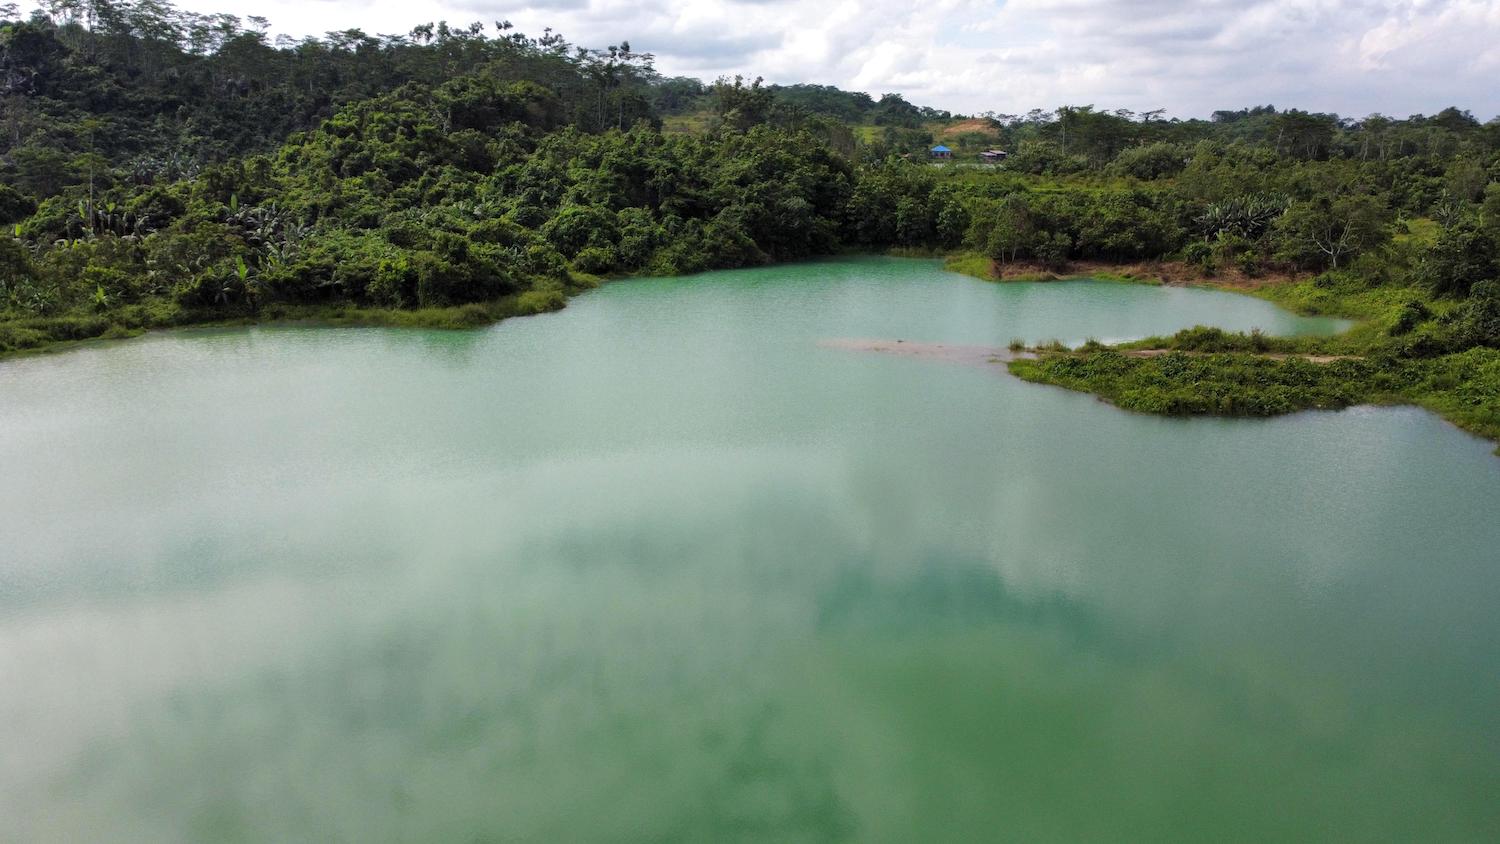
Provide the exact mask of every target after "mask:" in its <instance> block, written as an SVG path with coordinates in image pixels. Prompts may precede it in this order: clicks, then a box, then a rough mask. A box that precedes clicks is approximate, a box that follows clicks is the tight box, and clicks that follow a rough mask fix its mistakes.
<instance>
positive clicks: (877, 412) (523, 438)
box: [0, 259, 1500, 842]
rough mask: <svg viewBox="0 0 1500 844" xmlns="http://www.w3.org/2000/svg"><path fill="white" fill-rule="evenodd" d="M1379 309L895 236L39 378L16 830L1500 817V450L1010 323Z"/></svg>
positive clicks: (97, 361) (30, 455) (1414, 835)
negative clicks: (965, 256)
mask: <svg viewBox="0 0 1500 844" xmlns="http://www.w3.org/2000/svg"><path fill="white" fill-rule="evenodd" d="M1197 323H1204V324H1213V325H1219V326H1224V327H1226V328H1232V329H1248V328H1252V327H1261V328H1263V329H1265V330H1266V331H1268V332H1276V333H1290V332H1326V331H1331V330H1335V329H1336V328H1337V327H1338V326H1337V325H1336V324H1334V323H1331V322H1329V321H1326V320H1322V321H1320V320H1312V319H1304V318H1299V317H1296V316H1293V315H1290V314H1288V313H1285V312H1282V311H1278V310H1276V309H1274V308H1273V307H1272V306H1270V305H1269V304H1266V303H1264V302H1261V301H1258V300H1254V299H1249V298H1245V297H1238V296H1233V295H1230V294H1225V293H1218V292H1212V291H1205V290H1187V289H1164V288H1150V287H1142V286H1132V285H1123V284H1110V283H1096V282H1068V283H1050V284H1010V285H992V284H985V283H982V282H978V281H974V280H971V279H967V278H964V277H961V276H955V275H951V274H947V273H944V272H942V271H941V270H940V269H939V268H938V265H937V264H935V263H933V262H926V261H906V260H897V259H853V260H843V261H829V262H821V263H812V264H804V265H797V266H788V267H777V268H769V269H759V270H752V271H738V272H726V273H714V274H709V275H704V276H699V277H695V278H681V279H650V280H639V281H628V282H620V283H615V284H610V285H607V286H605V287H603V288H601V289H599V290H597V291H594V292H591V293H589V294H587V295H585V296H582V297H580V298H578V299H576V300H574V301H573V302H572V303H571V304H570V305H569V307H568V308H567V309H566V310H565V311H563V312H561V313H558V314H552V315H547V316H543V317H536V318H530V319H525V320H514V321H510V322H506V323H503V324H501V325H498V326H495V327H493V328H490V329H486V330H480V331H473V332H427V331H413V330H379V329H341V330H331V329H299V328H274V327H262V328H252V329H235V330H218V331H193V332H174V333H166V334H160V335H152V336H148V337H146V338H142V339H139V340H134V341H126V342H120V343H109V344H100V345H97V346H91V347H87V348H83V349H79V350H74V351H70V352H67V353H64V354H59V355H51V356H45V357H34V358H26V359H16V360H10V361H5V362H0V839H3V840H16V841H21V840H89V841H105V840H132V841H134V840H149V841H210V840H212V841H232V840H253V841H267V840H309V841H312V840H318V841H334V840H351V841H379V840H410V841H488V840H537V841H565V840H625V841H636V840H651V841H658V840H664V841H717V840H775V841H826V840H844V839H853V840H868V841H902V842H907V841H923V840H981V839H989V840H993V839H1013V840H1025V841H1046V840H1086V839H1094V840H1121V839H1146V840H1166V839H1177V840H1183V839H1187V840H1247V841H1248V840H1259V841H1264V840H1297V839H1300V840H1317V839H1322V840H1327V839H1342V840H1360V839H1362V840H1370V839H1401V840H1424V841H1439V840H1478V839H1488V840H1494V839H1495V838H1496V837H1497V836H1500V613H1497V611H1496V610H1497V607H1500V518H1497V514H1500V459H1496V458H1495V457H1494V456H1492V455H1491V453H1490V452H1491V449H1492V447H1493V446H1492V445H1491V444H1488V443H1485V442H1482V441H1480V440H1477V439H1475V438H1472V437H1469V436H1467V435H1465V434H1463V433H1461V432H1459V431H1457V430H1456V429H1454V428H1452V427H1450V426H1448V425H1447V424H1445V423H1443V422H1442V421H1440V420H1439V419H1437V418H1436V417H1433V416H1431V415H1428V414H1426V413H1423V412H1420V411H1417V410H1413V409H1410V408H1387V409H1373V408H1359V409H1353V410H1348V411H1345V412H1340V413H1316V414H1300V415H1296V416H1291V417H1285V418H1280V419H1274V420H1268V421H1249V420H1218V419H1196V420H1176V419H1162V418H1155V417H1147V416H1137V415H1132V414H1127V413H1123V412H1120V411H1118V410H1116V409H1114V408H1111V407H1109V406H1108V405H1105V404H1102V403H1100V402H1098V401H1096V400H1095V399H1093V398H1092V397H1089V396H1086V395H1081V394H1076V393H1070V392H1066V391H1063V390H1058V389H1054V388H1049V387H1042V386H1036V385H1030V384H1025V383H1023V382H1020V381H1019V380H1017V379H1014V378H1012V377H1010V376H1009V375H1008V374H1006V373H1005V371H1004V369H1003V368H1002V367H999V366H993V365H989V366H983V365H980V366H976V365H963V364H959V363H953V362H947V361H939V360H927V359H921V358H914V357H899V356H887V355H880V354H872V353H866V352H859V351H851V350H849V349H841V348H826V347H822V346H820V345H819V343H820V341H824V340H829V339H838V338H870V339H896V338H902V339H905V340H907V341H910V342H930V343H953V344H984V345H997V346H1003V345H1005V344H1006V343H1007V342H1008V341H1009V340H1010V339H1011V338H1023V339H1025V340H1028V341H1032V342H1036V341H1042V340H1046V339H1049V338H1054V337H1056V338H1059V339H1061V340H1063V341H1065V342H1077V341H1080V340H1083V339H1085V338H1087V337H1097V338H1099V339H1101V340H1105V341H1109V340H1118V339H1124V338H1130V337H1136V336H1141V335H1145V334H1152V333H1165V332H1170V331H1173V330H1176V329H1178V328H1183V327H1187V326H1191V325H1194V324H1197Z"/></svg>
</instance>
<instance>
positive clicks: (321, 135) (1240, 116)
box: [0, 0, 1500, 355]
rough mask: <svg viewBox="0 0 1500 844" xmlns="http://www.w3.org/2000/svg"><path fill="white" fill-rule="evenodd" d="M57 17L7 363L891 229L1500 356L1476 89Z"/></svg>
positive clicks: (14, 139)
mask: <svg viewBox="0 0 1500 844" xmlns="http://www.w3.org/2000/svg"><path fill="white" fill-rule="evenodd" d="M51 8H52V9H53V11H52V13H51V14H42V13H38V14H34V15H32V16H30V17H29V18H26V19H20V16H19V15H18V13H17V12H16V10H15V8H14V7H0V18H3V19H4V22H3V23H0V97H3V108H0V223H3V224H4V225H5V228H6V230H7V231H6V233H5V235H4V236H3V237H0V351H8V350H15V349H22V348H29V347H36V346H41V345H45V344H47V343H49V342H52V341H54V340H58V339H70V338H79V337H90V336H97V335H100V334H104V333H121V332H129V331H134V330H138V329H140V328H143V327H151V326H158V325H172V324H182V323H187V322H195V321H203V320H215V319H225V318H264V317H267V316H271V317H277V316H289V315H291V316H295V315H298V314H307V313H311V312H313V311H318V312H320V313H324V314H326V313H331V312H335V311H336V312H339V313H343V314H344V315H345V316H348V315H349V314H351V313H353V311H350V310H349V309H350V308H355V309H359V311H360V312H361V313H366V314H369V313H374V311H373V310H372V309H386V310H385V311H383V312H382V313H384V316H382V317H380V318H382V319H392V320H394V319H397V315H399V314H402V313H405V312H407V311H409V310H411V309H424V310H423V312H422V314H420V315H418V316H416V317H413V319H421V320H424V321H428V322H437V323H445V324H447V323H467V322H474V321H480V320H484V319H490V318H494V317H498V316H503V315H506V314H511V313H525V312H534V311H537V310H542V309H548V308H554V307H559V306H560V305H561V304H562V302H563V301H564V300H565V298H566V296H567V295H568V294H569V293H570V292H571V291H573V290H576V289H578V288H579V287H580V286H585V285H588V284H590V283H592V281H593V279H595V278H597V277H599V276H606V275H613V274H628V273H638V272H649V273H662V274H675V273H686V272H692V271H697V270H702V269H709V268H716V267H734V266H743V265H749V264H757V263H763V262H767V261H777V260H787V259H794V258H799V257H804V256H810V255H820V254H827V253H831V252H834V251H837V250H841V249H847V248H858V249H886V248H890V247H903V248H914V249H922V250H936V251H948V252H957V251H963V252H966V253H968V254H970V255H972V256H974V257H975V259H976V260H980V261H983V262H985V263H989V262H994V263H995V264H998V265H1004V264H1007V263H1012V262H1018V261H1019V262H1031V263H1035V264H1042V265H1058V266H1060V265H1063V264H1065V263H1066V262H1068V261H1071V260H1077V259H1097V260H1104V261H1115V262H1126V261H1142V260H1158V259H1172V260H1178V261H1182V262H1186V263H1187V264H1189V265H1191V266H1193V267H1196V268H1197V269H1198V270H1199V271H1201V272H1203V273H1226V272H1232V273H1237V274H1244V275H1249V276H1256V275H1264V274H1267V273H1273V274H1292V275H1295V274H1297V273H1322V275H1319V276H1318V283H1319V284H1320V285H1322V287H1321V288H1319V289H1320V290H1323V291H1334V292H1337V291H1345V292H1349V291H1352V292H1360V291H1369V290H1377V289H1378V290H1381V291H1385V293H1384V294H1382V295H1385V296H1386V298H1387V299H1389V300H1390V301H1391V302H1393V303H1395V304H1393V305H1392V307H1393V308H1396V307H1397V306H1403V305H1407V304H1409V305H1412V307H1411V308H1408V309H1407V310H1406V311H1403V313H1405V316H1403V317H1401V320H1400V322H1399V324H1397V320H1396V317H1395V316H1394V315H1393V316H1391V317H1390V322H1391V324H1390V326H1389V328H1390V329H1391V331H1392V332H1393V333H1392V334H1391V335H1390V336H1391V337H1392V338H1396V337H1397V336H1398V335H1399V336H1400V337H1402V338H1405V339H1404V340H1403V341H1402V342H1406V343H1408V344H1413V343H1415V341H1413V340H1412V339H1411V338H1414V337H1415V338H1422V339H1421V342H1420V343H1415V345H1414V348H1416V349H1417V351H1416V352H1414V353H1419V354H1427V355H1437V354H1446V353H1449V352H1452V351H1455V350H1459V349H1463V348H1470V347H1472V346H1474V345H1480V346H1484V345H1488V346H1495V345H1500V337H1497V333H1500V329H1496V328H1495V327H1494V326H1492V325H1491V323H1490V322H1486V321H1485V317H1484V316H1483V314H1484V313H1488V311H1486V310H1485V308H1488V307H1489V306H1488V305H1483V306H1481V304H1479V303H1478V302H1477V301H1476V299H1475V295H1473V294H1474V291H1480V293H1482V294H1484V296H1487V295H1489V294H1490V292H1492V291H1493V290H1494V285H1485V284H1483V282H1485V281H1487V280H1491V279H1494V278H1496V277H1497V276H1500V269H1497V260H1500V259H1497V255H1500V186H1497V184H1496V180H1497V177H1500V123H1497V122H1496V121H1491V122H1489V123H1484V124H1481V123H1480V122H1479V121H1478V120H1476V119H1475V118H1473V117H1472V116H1471V115H1469V114H1468V113H1467V112H1465V111H1462V110H1459V109H1457V108H1450V109H1446V110H1444V111H1442V112H1440V113H1439V114H1437V115H1434V116H1430V117H1429V116H1421V115H1417V116H1413V117H1409V118H1406V119H1401V120H1395V119H1389V118H1386V117H1382V116H1379V115H1372V116H1369V117H1366V118H1363V119H1360V120H1350V119H1343V118H1339V117H1338V116H1336V115H1329V114H1312V113H1307V112H1302V111H1297V110H1278V109H1275V108H1272V107H1258V108H1252V109H1243V110H1239V111H1223V112H1218V113H1215V114H1214V115H1213V117H1212V119H1208V120H1181V119H1166V118H1164V116H1163V115H1162V114H1161V113H1159V112H1148V113H1144V114H1132V113H1129V112H1119V111H1115V112H1111V111H1103V110H1098V109H1095V108H1093V107H1063V108H1058V109H1055V110H1052V111H1041V110H1033V111H1031V112H1028V113H1025V114H1002V113H987V114H984V115H977V116H976V115H967V116H965V115H952V114H949V113H947V112H943V111H938V110H934V109H930V108H923V107H920V106H917V105H914V104H911V103H908V102H907V101H906V100H904V99H903V98H902V97H900V96H898V95H894V94H886V95H883V96H881V97H879V98H878V99H877V98H873V97H870V96H867V95H865V94H860V93H853V92H847V91H840V90H838V89H836V88H831V87H827V86H819V85H791V86H769V85H764V84H762V83H761V82H760V80H752V81H747V80H744V79H733V80H728V79H721V80H717V81H715V82H714V83H712V84H704V83H703V82H701V81H699V80H694V79H686V78H666V77H663V76H662V75H660V74H658V73H657V72H656V71H655V70H654V67H653V59H652V57H651V56H650V55H649V54H644V53H640V52H636V51H634V50H632V48H631V47H630V45H629V44H628V43H626V42H623V41H622V42H621V43H620V44H618V45H614V46H610V47H606V48H603V49H587V48H582V47H577V46H575V45H572V44H569V43H568V42H567V41H565V40H564V39H563V38H562V37H561V36H559V35H557V34H555V33H552V32H550V31H549V32H547V33H545V34H544V35H543V36H542V37H539V38H532V37H527V36H525V35H522V34H519V33H516V32H515V31H514V30H512V29H511V28H510V27H509V25H508V24H505V23H504V22H499V23H495V24H479V23H475V24H472V25H468V26H464V27H450V26H448V25H446V24H436V25H424V26H419V27H417V28H415V29H413V30H412V31H411V32H410V33H407V34H404V35H399V36H389V35H380V36H375V35H369V34H366V33H363V32H361V31H359V30H349V31H345V32H338V33H329V34H328V35H326V36H325V37H323V38H309V39H305V40H302V41H286V40H278V41H275V42H272V41H270V40H268V38H267V36H266V35H265V34H264V32H265V29H266V25H265V22H264V21H258V20H255V19H251V20H250V21H248V22H242V21H239V20H237V19H235V18H233V17H230V16H226V15H212V16H202V15H195V14H190V13H186V12H182V11H179V10H176V9H174V8H173V7H172V6H171V5H169V4H166V3H163V2H158V0H134V2H131V0H121V2H110V1H109V0H81V2H80V0H69V2H58V3H54V4H52V6H51ZM936 142H942V143H944V144H946V145H947V146H949V147H951V148H952V149H954V150H955V151H956V154H957V158H956V159H955V160H954V161H953V162H949V163H935V162H931V161H929V160H928V147H929V146H931V145H932V144H934V143H936ZM991 147H1003V148H1005V149H1006V150H1007V151H1008V152H1009V153H1010V155H1009V157H1008V158H1007V159H1006V160H1005V162H1004V163H1003V164H1001V165H999V166H988V165H981V164H980V163H979V160H978V157H977V152H978V151H980V150H982V149H986V148H991ZM1329 295H1333V294H1332V293H1330V294H1329ZM1484 296H1480V298H1484ZM1485 301H1488V300H1487V299H1486V300H1485ZM435 309H447V310H435ZM1394 313H1395V310H1393V311H1392V314H1394ZM1487 326H1488V327H1487Z"/></svg>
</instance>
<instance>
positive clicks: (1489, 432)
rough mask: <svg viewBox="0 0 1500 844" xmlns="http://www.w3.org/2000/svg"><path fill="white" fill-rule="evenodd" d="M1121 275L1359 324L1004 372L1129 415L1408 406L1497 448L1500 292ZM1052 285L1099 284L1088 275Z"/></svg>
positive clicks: (1107, 351) (1141, 349) (1151, 347)
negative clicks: (1444, 294)
mask: <svg viewBox="0 0 1500 844" xmlns="http://www.w3.org/2000/svg"><path fill="white" fill-rule="evenodd" d="M952 266H953V264H952V263H950V268H951V267H952ZM970 266H971V268H972V266H973V262H971V264H970ZM1118 269H1120V270H1123V271H1120V272H1116V273H1114V274H1113V275H1112V276H1109V277H1112V278H1114V279H1116V280H1122V281H1135V282H1141V283H1152V284H1162V283H1175V284H1183V283H1191V284H1195V285H1201V286H1207V287H1215V288H1219V289H1225V290H1231V291H1234V292H1238V293H1244V294H1247V295H1252V296H1257V297H1259V298H1263V299H1267V300H1269V301H1271V302H1275V303H1276V304H1278V305H1281V306H1282V307H1285V308H1287V309H1288V310H1291V311H1295V312H1297V313H1302V314H1307V315H1316V316H1336V317H1343V318H1347V319H1352V320H1355V324H1354V326H1353V327H1352V328H1351V329H1350V330H1348V331H1346V332H1344V333H1342V334H1339V335H1337V336H1333V337H1270V336H1266V335H1263V334H1260V333H1258V332H1252V333H1248V334H1247V333H1242V332H1226V331H1222V330H1220V329H1217V328H1206V327H1202V326H1199V327H1195V328H1191V329H1187V330H1184V331H1180V332H1178V333H1177V334H1174V335H1172V336H1170V337H1148V338H1144V339H1141V340H1135V341H1131V342H1128V343H1121V344H1116V345H1113V346H1106V345H1103V344H1100V343H1096V342H1089V343H1085V344H1084V345H1082V346H1080V347H1078V348H1075V349H1067V348H1063V347H1061V346H1058V345H1049V346H1043V347H1041V348H1038V349H1036V350H1035V352H1036V355H1035V357H1029V358H1020V359H1017V360H1013V361H1011V362H1010V363H1009V364H1008V366H1009V369H1010V371H1011V372H1012V373H1013V374H1015V375H1016V376H1018V377H1020V378H1022V379H1024V380H1027V381H1031V382H1034V383H1039V384H1051V385H1055V386H1059V387H1065V388H1067V389H1071V390H1077V391H1080V392H1087V393H1094V394H1095V395H1098V396H1099V397H1100V398H1102V399H1104V400H1106V401H1109V402H1110V403H1112V404H1114V405H1115V406H1117V407H1120V408H1122V409H1125V410H1130V411H1135V412H1139V413H1155V414H1162V415H1173V416H1189V415H1219V416H1275V415H1280V414H1285V413H1295V412H1297V411H1302V410H1338V409H1342V408H1346V407H1351V406H1353V405H1360V404H1372V405H1391V404H1411V405H1416V406H1419V407H1423V408H1426V409H1427V410H1430V411H1432V412H1434V413H1437V414H1438V415H1440V416H1442V417H1443V418H1444V419H1447V420H1448V421H1450V422H1452V423H1453V424H1455V425H1457V426H1458V427H1460V428H1462V429H1464V430H1466V431H1469V432H1471V433H1474V434H1477V435H1479V436H1481V437H1485V438H1487V439H1490V440H1495V441H1497V442H1500V349H1497V348H1494V347H1493V346H1491V345H1486V344H1487V343H1489V342H1491V341H1492V340H1493V338H1494V337H1495V336H1496V335H1497V333H1500V290H1497V289H1496V287H1497V286H1496V285H1495V283H1493V282H1490V283H1483V284H1479V285H1476V286H1475V290H1474V292H1473V294H1472V295H1471V296H1470V297H1469V298H1468V299H1466V300H1464V301H1462V302H1457V301H1453V300H1445V299H1441V298H1436V297H1434V296H1432V295H1431V294H1430V292H1429V291H1428V290H1427V289H1426V288H1425V287H1423V286H1420V285H1408V286H1372V285H1370V284H1367V283H1365V282H1364V281H1363V280H1361V279H1360V278H1359V277H1358V276H1357V275H1355V274H1351V273H1325V274H1323V275H1319V276H1312V277H1302V278H1280V279H1270V280H1264V281H1262V282H1261V283H1256V284H1248V285H1247V284H1244V283H1243V281H1242V280H1238V279H1229V280H1221V279H1215V278H1208V277H1199V278H1197V279H1193V280H1191V281H1184V280H1183V279H1182V278H1181V277H1172V276H1171V275H1168V277H1166V278H1163V277H1160V276H1157V277H1153V276H1151V275H1150V274H1149V273H1141V271H1140V268H1138V267H1131V268H1118ZM970 274H973V273H970ZM991 275H992V276H993V274H991ZM1054 277H1057V278H1094V277H1098V276H1097V268H1093V267H1090V268H1087V269H1081V270H1080V271H1078V272H1068V273H1063V274H1059V275H1057V276H1054ZM1006 280H1009V279H1006ZM1496 454H1500V448H1497V449H1496Z"/></svg>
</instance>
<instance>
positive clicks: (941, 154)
mask: <svg viewBox="0 0 1500 844" xmlns="http://www.w3.org/2000/svg"><path fill="white" fill-rule="evenodd" d="M932 157H933V158H952V157H953V150H951V149H948V148H947V147H945V146H943V145H942V144H938V145H937V146H935V147H933V148H932Z"/></svg>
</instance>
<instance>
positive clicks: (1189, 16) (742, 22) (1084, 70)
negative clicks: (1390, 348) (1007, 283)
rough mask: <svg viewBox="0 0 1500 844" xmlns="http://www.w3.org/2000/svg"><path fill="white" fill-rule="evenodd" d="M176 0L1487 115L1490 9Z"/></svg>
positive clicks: (1243, 0) (1328, 107)
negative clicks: (499, 23) (506, 23)
mask: <svg viewBox="0 0 1500 844" xmlns="http://www.w3.org/2000/svg"><path fill="white" fill-rule="evenodd" d="M530 2H531V3H532V5H530V6H518V5H516V4H514V3H508V2H503V0H500V1H499V2H497V0H443V2H438V3H413V2H410V1H409V0H351V1H350V2H338V0H184V2H181V3H180V4H179V5H182V6H183V7H185V8H190V9H193V10H195V11H227V12H232V13H235V14H240V15H252V14H259V15H264V16H266V17H268V18H270V19H271V22H272V28H273V31H275V32H283V33H289V34H294V35H303V34H308V33H320V32H323V31H326V30H333V29H346V28H349V27H359V28H361V29H363V30H365V31H366V32H372V33H375V32H378V33H388V32H405V31H408V30H409V29H410V28H411V27H412V25H414V24H417V23H421V22H424V21H430V20H441V19H446V20H448V21H449V22H450V23H455V24H457V23H467V22H470V21H474V20H480V21H485V22H486V23H487V24H488V23H490V22H493V21H495V20H497V19H509V20H510V21H512V22H513V23H515V24H516V25H517V28H519V29H520V30H521V31H523V32H526V33H528V34H531V35H538V34H540V33H541V30H542V28H543V27H545V26H551V27H553V28H554V29H556V30H559V31H561V32H562V33H563V34H564V35H565V36H567V37H568V38H569V40H571V41H573V42H575V43H580V44H586V45H589V46H604V45H606V44H611V43H616V42H618V41H620V40H621V39H625V40H628V41H629V42H630V44H631V46H632V48H634V49H636V50H638V51H649V52H652V53H655V54H656V56H657V67H658V69H659V70H661V71H662V72H664V73H667V74H670V75H676V74H683V75H690V76H697V77H700V78H704V79H712V78H714V77H716V76H718V75H720V74H735V73H743V74H746V75H748V76H755V75H760V76H764V77H765V78H766V79H767V81H770V82H784V83H791V82H818V83H824V84H832V85H838V86H840V87H842V88H850V89H856V90H863V91H869V92H871V93H872V94H874V95H876V96H878V95H879V94H881V93H884V92H887V91H895V92H899V93H901V94H904V95H906V97H907V98H908V99H910V100H912V101H913V102H916V103H919V104H923V105H932V106H936V107H939V108H947V109H951V110H954V111H963V112H983V111H996V112H1001V113H1019V112H1025V111H1027V110H1029V109H1031V108H1034V107H1048V108H1050V107H1053V106H1056V105H1060V104H1087V103H1092V104H1094V105H1096V106H1098V107H1100V108H1111V109H1113V108H1129V109H1134V110H1145V109H1153V108H1165V109H1167V110H1168V112H1169V114H1171V115H1175V116H1182V117H1188V116H1206V115H1207V114H1208V113H1209V112H1210V111H1212V110H1213V109H1215V108H1238V107H1242V106H1247V105H1255V104H1260V103H1273V104H1275V105H1277V106H1280V107H1288V106H1295V107H1299V108H1307V109H1313V110H1318V111H1337V112H1339V113H1340V114H1344V115H1351V116H1363V115H1365V114H1369V113H1371V112H1376V111H1378V112H1382V113H1385V114H1390V115H1396V116H1405V115H1408V114H1411V113H1414V112H1423V113H1429V114H1430V113H1432V112H1435V111H1438V110H1439V109H1441V108H1443V107H1444V106H1447V105H1458V106H1459V107H1461V108H1468V109H1471V110H1472V111H1473V112H1474V113H1475V115H1476V116H1478V117H1479V118H1480V119H1482V120H1484V119H1489V118H1490V117H1494V116H1496V115H1497V114H1500V0H1198V2H1184V1H1183V0H998V2H997V0H927V1H926V2H913V0H530Z"/></svg>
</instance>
